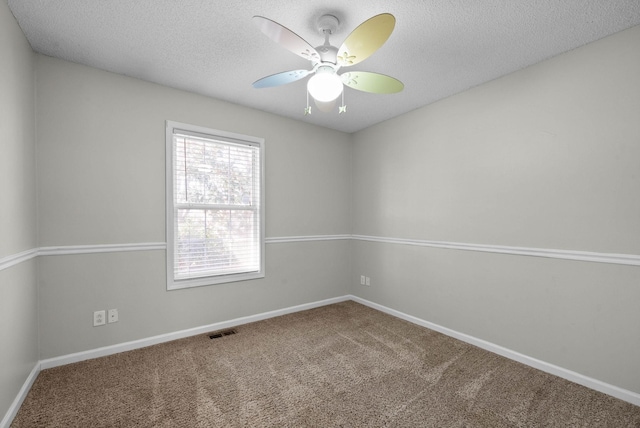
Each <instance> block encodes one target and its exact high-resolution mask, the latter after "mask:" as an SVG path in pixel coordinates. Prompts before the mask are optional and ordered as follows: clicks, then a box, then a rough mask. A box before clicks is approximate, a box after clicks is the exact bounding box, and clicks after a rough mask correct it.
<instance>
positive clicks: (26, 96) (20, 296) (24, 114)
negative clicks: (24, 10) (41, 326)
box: [0, 2, 38, 419]
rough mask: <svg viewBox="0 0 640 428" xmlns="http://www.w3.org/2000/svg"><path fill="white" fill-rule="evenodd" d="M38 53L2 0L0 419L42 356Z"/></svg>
mask: <svg viewBox="0 0 640 428" xmlns="http://www.w3.org/2000/svg"><path fill="white" fill-rule="evenodd" d="M34 70H35V69H34V54H33V52H32V50H31V47H30V46H29V43H28V42H27V40H26V39H25V37H24V36H23V35H22V31H21V30H20V28H19V27H18V24H17V23H16V22H15V19H14V18H13V15H12V14H11V12H10V11H9V8H8V7H7V3H6V2H0V76H2V78H0V419H1V418H2V417H3V416H4V414H5V412H6V410H7V409H8V408H9V406H10V405H11V403H12V402H13V400H14V399H15V398H16V395H17V393H18V391H19V390H20V388H21V387H22V385H23V384H24V381H25V379H26V378H27V376H28V375H29V373H30V372H31V370H33V368H34V367H35V364H36V362H37V361H38V330H37V320H38V313H37V303H38V301H37V286H36V273H35V272H36V261H35V260H34V259H31V260H28V261H25V262H22V263H19V264H16V265H13V266H10V265H9V263H2V260H8V259H9V258H10V257H12V256H14V255H17V254H20V253H23V252H25V251H29V250H33V249H34V248H36V191H35V177H36V172H35V137H34V136H35V133H34V132H35V128H34V123H35V109H34Z"/></svg>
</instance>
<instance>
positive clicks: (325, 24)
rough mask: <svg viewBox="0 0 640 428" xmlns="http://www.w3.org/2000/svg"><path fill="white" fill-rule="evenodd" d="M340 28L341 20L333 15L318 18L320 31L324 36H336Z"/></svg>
mask: <svg viewBox="0 0 640 428" xmlns="http://www.w3.org/2000/svg"><path fill="white" fill-rule="evenodd" d="M339 27H340V20H338V18H336V17H335V16H333V15H322V16H321V17H320V18H318V25H317V28H318V31H319V32H320V34H321V35H322V36H324V35H326V34H334V33H335V32H336V31H337V30H338V28H339Z"/></svg>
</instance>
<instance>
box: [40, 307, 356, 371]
mask: <svg viewBox="0 0 640 428" xmlns="http://www.w3.org/2000/svg"><path fill="white" fill-rule="evenodd" d="M347 300H350V296H342V297H334V298H331V299H326V300H320V301H317V302H312V303H305V304H303V305H297V306H291V307H288V308H283V309H277V310H275V311H269V312H263V313H260V314H257V315H250V316H246V317H241V318H235V319H232V320H229V321H222V322H217V323H214V324H209V325H204V326H200V327H195V328H190V329H187V330H181V331H176V332H173V333H167V334H161V335H158V336H153V337H148V338H144V339H139V340H134V341H131V342H125V343H119V344H117V345H111V346H104V347H102V348H97V349H91V350H88V351H83V352H76V353H74V354H68V355H62V356H60V357H55V358H49V359H46V360H42V361H40V368H41V369H42V370H44V369H49V368H52V367H57V366H63V365H65V364H71V363H77V362H79V361H84V360H90V359H92V358H99V357H105V356H107V355H112V354H117V353H119V352H125V351H131V350H134V349H139V348H144V347H146V346H151V345H157V344H159V343H164V342H170V341H172V340H176V339H182V338H185V337H190V336H195V335H198V334H204V333H208V332H210V331H216V330H223V329H226V328H232V327H236V326H239V325H242V324H248V323H250V322H256V321H262V320H265V319H268V318H273V317H278V316H281V315H286V314H291V313H294V312H300V311H305V310H307V309H313V308H318V307H320V306H326V305H331V304H333V303H339V302H344V301H347Z"/></svg>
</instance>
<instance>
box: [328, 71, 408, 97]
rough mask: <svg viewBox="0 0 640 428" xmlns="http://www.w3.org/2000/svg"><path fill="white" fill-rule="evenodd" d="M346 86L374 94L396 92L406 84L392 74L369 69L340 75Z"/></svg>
mask: <svg viewBox="0 0 640 428" xmlns="http://www.w3.org/2000/svg"><path fill="white" fill-rule="evenodd" d="M340 78H341V79H342V83H344V84H345V85H346V86H348V87H350V88H352V89H357V90H359V91H363V92H371V93H374V94H395V93H396V92H400V91H402V90H403V89H404V84H403V83H402V82H401V81H399V80H398V79H395V78H393V77H390V76H386V75H384V74H378V73H370V72H368V71H352V72H349V73H343V74H341V75H340Z"/></svg>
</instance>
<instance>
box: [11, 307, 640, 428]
mask: <svg viewBox="0 0 640 428" xmlns="http://www.w3.org/2000/svg"><path fill="white" fill-rule="evenodd" d="M235 330H236V331H237V334H234V335H229V336H223V337H221V338H219V339H214V340H211V339H209V337H208V336H207V335H200V336H196V337H191V338H187V339H182V340H177V341H174V342H170V343H166V344H162V345H157V346H153V347H148V348H144V349H139V350H135V351H131V352H125V353H121V354H117V355H112V356H108V357H104V358H99V359H95V360H90V361H84V362H80V363H76V364H71V365H67V366H63V367H57V368H53V369H49V370H44V371H42V372H41V373H40V375H39V376H38V378H37V379H36V381H35V383H34V385H33V388H32V389H31V391H30V392H29V394H28V396H27V398H26V399H25V402H24V403H23V405H22V407H21V409H20V411H19V412H18V415H17V416H16V418H15V420H14V422H13V424H12V427H16V428H17V427H76V426H77V427H378V426H380V427H502V426H508V427H531V426H536V427H538V426H561V427H567V426H571V427H584V426H589V427H591V426H607V427H616V428H618V427H640V407H637V406H633V405H631V404H629V403H626V402H623V401H621V400H617V399H615V398H612V397H610V396H607V395H604V394H601V393H598V392H595V391H592V390H590V389H587V388H585V387H582V386H579V385H576V384H573V383H571V382H568V381H565V380H563V379H560V378H557V377H554V376H551V375H549V374H546V373H543V372H540V371H538V370H535V369H532V368H529V367H527V366H524V365H522V364H519V363H516V362H513V361H511V360H508V359H505V358H503V357H500V356H498V355H495V354H492V353H489V352H487V351H484V350H481V349H479V348H476V347H474V346H471V345H468V344H465V343H463V342H460V341H457V340H455V339H451V338H449V337H447V336H444V335H442V334H439V333H436V332H434V331H431V330H428V329H425V328H422V327H419V326H416V325H413V324H410V323H408V322H405V321H402V320H399V319H397V318H394V317H392V316H389V315H386V314H383V313H381V312H378V311H376V310H373V309H370V308H368V307H365V306H363V305H360V304H357V303H354V302H344V303H339V304H335V305H330V306H325V307H322V308H318V309H312V310H309V311H304V312H299V313H295V314H291V315H286V316H282V317H278V318H273V319H270V320H265V321H261V322H257V323H252V324H247V325H243V326H240V327H237V328H236V329H235Z"/></svg>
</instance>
